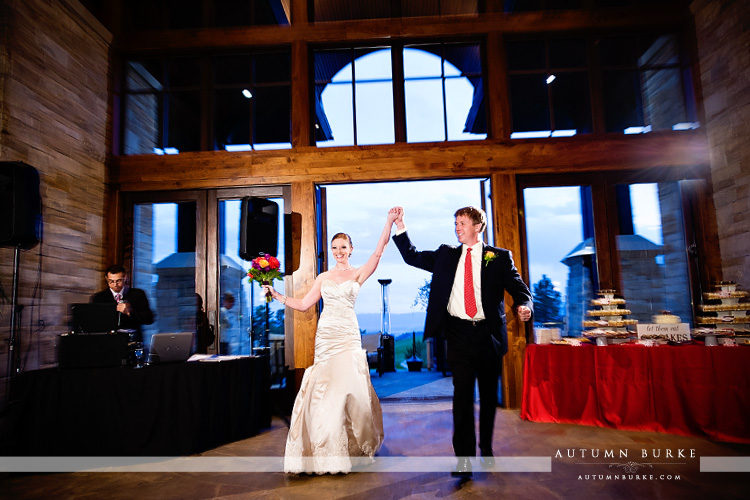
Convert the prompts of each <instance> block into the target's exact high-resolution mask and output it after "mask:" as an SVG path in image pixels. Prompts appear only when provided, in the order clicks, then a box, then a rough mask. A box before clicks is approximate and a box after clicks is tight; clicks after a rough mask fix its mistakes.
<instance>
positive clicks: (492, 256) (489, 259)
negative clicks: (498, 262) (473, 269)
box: [482, 250, 497, 266]
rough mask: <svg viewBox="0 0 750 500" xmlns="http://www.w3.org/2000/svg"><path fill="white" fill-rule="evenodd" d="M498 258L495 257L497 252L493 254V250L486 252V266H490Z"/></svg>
mask: <svg viewBox="0 0 750 500" xmlns="http://www.w3.org/2000/svg"><path fill="white" fill-rule="evenodd" d="M496 257H497V255H495V252H493V251H492V250H487V251H486V252H484V257H482V258H483V259H484V265H485V266H488V265H490V262H492V261H493V260H495V258H496Z"/></svg>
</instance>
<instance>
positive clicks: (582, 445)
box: [0, 372, 750, 500]
mask: <svg viewBox="0 0 750 500" xmlns="http://www.w3.org/2000/svg"><path fill="white" fill-rule="evenodd" d="M408 377H411V378H408ZM373 383H374V385H375V387H376V390H377V391H378V394H379V395H380V397H381V401H382V406H383V418H384V425H385V433H386V439H385V443H384V446H383V448H382V450H381V453H380V457H382V458H383V459H392V460H398V459H403V460H404V463H405V464H407V465H406V466H405V467H404V469H406V470H403V471H401V470H387V471H375V472H354V473H351V474H348V475H334V476H331V475H325V476H304V475H303V476H291V475H285V474H284V473H282V472H278V471H274V470H273V467H271V470H270V471H268V470H266V471H264V472H259V471H257V469H254V468H253V467H254V466H250V467H249V469H252V470H248V471H235V470H231V471H224V470H222V469H221V467H222V466H221V464H222V463H226V462H222V460H227V459H228V460H230V461H231V460H232V459H233V458H247V457H256V458H258V457H281V456H283V452H284V443H285V439H286V432H287V428H286V423H285V421H284V419H283V418H278V417H274V418H273V420H272V426H271V428H269V429H267V430H265V431H263V432H261V433H260V434H259V435H257V436H254V437H252V438H248V439H245V440H242V441H237V442H234V443H230V444H226V445H224V446H220V447H218V448H215V449H212V450H209V451H207V452H204V453H202V454H200V455H197V456H193V457H190V459H191V460H194V461H196V462H197V463H198V464H200V465H201V466H205V468H206V470H205V471H201V472H185V471H184V470H177V469H179V468H177V469H176V470H160V471H159V472H143V471H141V472H72V473H39V472H27V473H4V474H0V492H1V493H0V497H2V498H4V499H19V500H20V499H48V498H56V499H94V498H97V499H98V498H107V499H131V498H139V499H181V500H192V499H196V500H197V499H245V498H271V499H277V498H278V499H314V500H322V499H360V498H361V499H373V498H377V499H403V498H420V499H421V498H428V499H430V498H435V499H437V498H441V499H442V498H516V499H527V498H528V499H534V500H541V499H545V500H547V499H568V498H575V499H594V498H596V499H602V498H606V499H632V498H643V499H673V498H680V499H698V498H701V499H703V498H706V497H708V496H713V497H714V498H722V499H730V498H746V488H747V486H746V485H747V484H748V483H749V482H750V472H720V471H721V470H729V469H730V468H732V467H736V466H737V464H739V467H740V469H742V468H743V467H744V469H743V470H745V471H748V470H750V467H748V464H749V463H750V445H740V444H732V443H722V442H714V441H709V440H706V439H702V438H695V437H685V436H677V435H670V434H661V433H653V432H634V431H618V430H614V429H605V428H599V427H589V426H579V425H571V424H553V423H535V422H528V421H524V420H521V418H520V416H519V411H517V410H502V409H499V410H498V414H497V419H496V430H495V438H494V451H495V455H496V457H498V461H499V462H501V463H504V462H503V461H510V462H512V461H513V459H517V458H533V459H534V460H537V461H541V463H542V464H547V467H548V470H547V471H545V472H517V471H510V472H508V471H497V472H496V471H492V472H486V471H483V470H482V468H481V466H479V465H476V466H475V468H474V477H473V479H472V480H470V481H462V480H459V479H455V478H452V477H451V476H450V474H449V473H448V472H446V471H440V470H429V467H428V468H427V470H421V471H420V470H414V465H415V464H417V465H418V464H419V463H420V460H421V458H422V457H426V458H435V457H445V458H448V457H451V455H452V451H451V428H452V425H451V403H450V378H449V377H448V378H443V377H442V376H440V374H434V373H432V374H427V373H425V372H423V373H421V374H409V373H405V372H399V373H386V374H384V376H383V377H382V378H378V377H377V375H374V376H373ZM723 457H729V458H723ZM5 459H6V460H8V459H9V458H8V457H6V458H5ZM9 460H11V461H12V458H11V459H9ZM211 460H217V462H216V463H214V462H212V461H211ZM450 460H451V461H452V459H450ZM268 461H269V462H272V461H273V460H272V459H269V460H268ZM425 461H426V460H425ZM230 463H231V462H230ZM251 463H254V464H256V465H257V463H258V462H257V461H256V462H251ZM217 464H218V465H217ZM717 464H718V470H720V471H719V472H708V471H709V470H717V469H716V467H717ZM158 466H159V465H158V464H156V465H155V466H154V469H155V470H156V469H157V468H158Z"/></svg>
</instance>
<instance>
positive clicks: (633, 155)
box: [113, 131, 709, 191]
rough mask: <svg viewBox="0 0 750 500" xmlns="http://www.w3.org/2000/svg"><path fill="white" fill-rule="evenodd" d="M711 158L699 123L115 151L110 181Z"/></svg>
mask: <svg viewBox="0 0 750 500" xmlns="http://www.w3.org/2000/svg"><path fill="white" fill-rule="evenodd" d="M708 164H709V155H708V146H707V140H706V137H705V135H704V134H703V133H702V132H701V131H685V132H681V133H679V134H675V133H665V134H658V133H652V134H648V135H643V136H638V137H635V136H621V137H614V138H598V139H596V140H592V139H590V138H580V139H579V138H565V139H559V140H558V139H545V140H543V141H540V140H515V141H482V142H467V143H458V144H457V143H451V144H445V143H422V144H396V145H382V146H354V147H341V148H315V147H306V148H295V149H288V150H277V151H255V152H225V151H206V152H195V153H181V154H179V155H163V156H157V155H137V156H121V157H118V158H115V168H114V174H113V182H114V183H115V184H116V185H118V187H119V188H120V189H121V190H123V191H146V190H171V189H208V188H220V187H234V186H259V185H269V184H288V183H291V182H301V181H304V182H315V183H325V184H328V183H347V182H377V181H398V180H426V179H447V178H468V177H483V176H489V175H491V174H498V173H512V174H545V175H551V174H559V173H571V172H586V171H611V170H639V169H648V168H670V167H671V168H678V169H680V168H684V169H685V170H686V172H690V175H691V176H694V175H695V171H703V169H705V168H706V166H707V165H708ZM686 176H689V175H687V174H686Z"/></svg>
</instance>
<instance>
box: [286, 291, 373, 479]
mask: <svg viewBox="0 0 750 500" xmlns="http://www.w3.org/2000/svg"><path fill="white" fill-rule="evenodd" d="M358 293H359V283H357V282H356V281H353V280H349V281H344V282H343V283H336V282H334V281H332V280H325V281H324V282H323V283H322V285H321V295H322V297H323V312H322V313H321V315H320V320H319V321H318V331H317V333H316V335H315V360H314V362H313V365H312V366H310V367H309V368H308V369H307V370H305V374H304V376H303V377H302V385H301V387H300V390H299V393H298V394H297V399H296V400H295V401H294V409H293V410H292V419H291V423H290V425H289V434H288V435H287V440H286V452H285V454H284V472H290V473H302V472H305V473H315V474H325V473H337V472H350V471H351V469H352V460H351V458H353V457H370V458H372V457H373V456H374V455H375V453H377V451H378V450H379V449H380V446H381V444H382V443H383V436H384V434H383V415H382V411H381V409H380V401H378V396H377V395H376V394H375V390H374V389H373V387H372V382H371V381H370V369H369V367H368V365H367V357H366V355H365V351H364V350H363V349H362V339H361V336H360V332H359V323H358V322H357V316H356V314H355V313H354V303H355V301H356V300H357V294H358Z"/></svg>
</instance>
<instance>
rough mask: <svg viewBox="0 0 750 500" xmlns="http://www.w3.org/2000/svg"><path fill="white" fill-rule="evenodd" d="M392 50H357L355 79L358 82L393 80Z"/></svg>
mask: <svg viewBox="0 0 750 500" xmlns="http://www.w3.org/2000/svg"><path fill="white" fill-rule="evenodd" d="M391 73H392V68H391V51H390V49H357V50H355V51H354V78H356V80H357V81H358V82H363V81H371V80H392V79H393V77H392V76H391Z"/></svg>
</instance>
